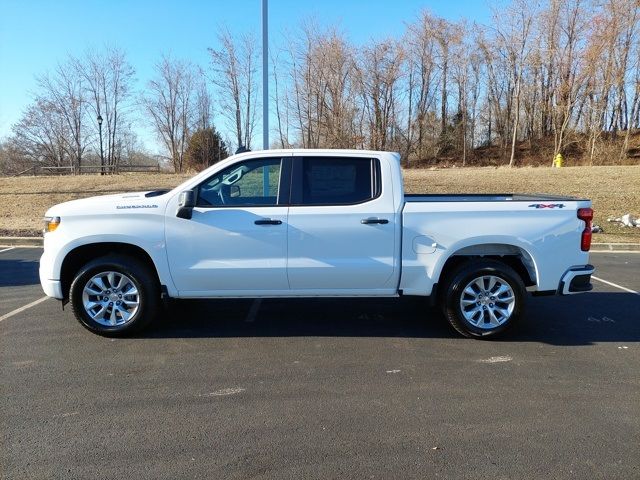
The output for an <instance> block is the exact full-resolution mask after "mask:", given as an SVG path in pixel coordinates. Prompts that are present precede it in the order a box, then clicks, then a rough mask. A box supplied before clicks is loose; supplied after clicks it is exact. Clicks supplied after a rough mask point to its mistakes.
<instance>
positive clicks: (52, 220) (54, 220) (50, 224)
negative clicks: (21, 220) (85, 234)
mask: <svg viewBox="0 0 640 480" xmlns="http://www.w3.org/2000/svg"><path fill="white" fill-rule="evenodd" d="M59 226H60V217H44V233H47V232H53V231H54V230H55V229H56V228H58V227H59Z"/></svg>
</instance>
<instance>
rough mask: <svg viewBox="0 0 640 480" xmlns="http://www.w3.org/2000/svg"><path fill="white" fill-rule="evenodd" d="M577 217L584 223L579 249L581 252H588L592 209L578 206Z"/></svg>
mask: <svg viewBox="0 0 640 480" xmlns="http://www.w3.org/2000/svg"><path fill="white" fill-rule="evenodd" d="M578 218H579V219H580V220H582V221H584V223H585V225H584V230H583V231H582V237H581V238H580V249H581V250H582V251H583V252H588V251H589V249H590V248H591V222H592V220H593V209H591V208H579V209H578Z"/></svg>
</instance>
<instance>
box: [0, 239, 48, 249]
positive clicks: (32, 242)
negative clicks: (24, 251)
mask: <svg viewBox="0 0 640 480" xmlns="http://www.w3.org/2000/svg"><path fill="white" fill-rule="evenodd" d="M42 241H43V238H42V237H0V247H42Z"/></svg>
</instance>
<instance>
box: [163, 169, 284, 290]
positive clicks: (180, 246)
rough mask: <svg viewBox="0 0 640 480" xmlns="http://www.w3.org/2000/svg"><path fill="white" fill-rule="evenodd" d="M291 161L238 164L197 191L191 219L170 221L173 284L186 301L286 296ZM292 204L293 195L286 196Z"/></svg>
mask: <svg viewBox="0 0 640 480" xmlns="http://www.w3.org/2000/svg"><path fill="white" fill-rule="evenodd" d="M288 162H289V159H288V158H287V159H281V158H266V159H253V160H247V161H245V162H240V163H236V164H233V165H231V166H230V167H227V168H226V169H224V170H223V171H221V172H218V173H216V174H214V175H213V176H212V177H210V178H208V179H207V180H205V181H204V182H203V183H201V184H200V185H199V186H198V187H197V191H196V207H195V208H194V209H193V215H192V218H191V219H189V220H187V219H182V218H177V217H171V216H168V217H167V223H166V239H167V255H168V256H169V265H170V269H171V276H172V278H173V281H174V283H175V285H176V288H177V289H178V291H179V292H180V296H183V297H190V296H191V297H198V296H217V295H219V296H232V295H238V296H251V295H260V294H269V292H273V293H277V292H280V293H282V292H283V291H286V290H288V289H289V284H288V281H287V271H286V258H287V217H288V207H287V203H288V198H286V199H284V198H280V197H281V196H283V194H284V192H282V191H281V188H280V186H281V185H288V184H289V179H287V181H284V180H283V178H282V177H283V176H288V175H290V174H289V168H288V167H286V168H285V164H287V165H288ZM286 196H287V197H288V191H287V192H286Z"/></svg>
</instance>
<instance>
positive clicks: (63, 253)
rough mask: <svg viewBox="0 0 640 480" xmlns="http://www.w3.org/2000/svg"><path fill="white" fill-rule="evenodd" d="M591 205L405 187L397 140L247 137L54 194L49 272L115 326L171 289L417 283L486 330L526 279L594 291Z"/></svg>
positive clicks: (47, 241)
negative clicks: (152, 185) (383, 146)
mask: <svg viewBox="0 0 640 480" xmlns="http://www.w3.org/2000/svg"><path fill="white" fill-rule="evenodd" d="M481 181H482V178H478V182H481ZM425 188H426V189H428V188H429V185H425ZM592 217H593V211H592V210H591V202H590V201H589V200H578V199H574V198H566V197H550V196H530V195H515V194H501V195H405V194H404V189H403V181H402V170H401V168H400V156H399V155H398V154H396V153H388V152H374V151H355V150H270V151H258V152H248V153H243V154H240V155H235V156H233V157H231V158H228V159H227V160H225V161H223V162H220V163H218V164H216V165H214V166H212V167H210V168H208V169H207V170H205V171H203V172H201V173H200V174H198V175H196V176H195V177H193V178H191V179H190V180H187V181H186V182H184V183H183V184H182V185H180V186H178V187H176V188H174V189H173V190H171V191H155V192H142V193H131V194H120V195H107V196H101V197H93V198H87V199H83V200H75V201H71V202H67V203H63V204H60V205H56V206H54V207H52V208H51V209H49V211H47V213H46V217H45V233H44V254H43V255H42V258H41V260H40V281H41V283H42V287H43V289H44V291H45V293H46V294H47V295H49V296H51V297H54V298H57V299H60V300H62V301H63V302H66V301H67V300H70V302H71V304H72V307H73V311H74V313H75V316H76V317H77V319H78V320H79V321H80V323H81V324H82V325H83V326H85V327H86V328H88V329H89V330H91V331H93V332H95V333H99V334H102V335H109V336H116V335H124V334H127V333H130V332H132V331H134V330H137V329H139V328H141V327H144V326H145V325H147V324H149V322H151V321H152V320H153V319H154V317H155V316H156V315H157V314H158V311H159V310H158V309H159V307H160V306H161V304H162V300H164V299H168V298H219V297H251V298H261V297H393V296H400V295H422V296H431V298H432V299H433V301H434V302H437V303H438V304H439V305H440V306H441V308H442V310H443V312H444V314H445V316H446V318H447V319H448V321H449V322H450V323H451V325H452V326H453V327H454V328H455V329H456V330H457V331H458V332H460V333H461V334H462V335H465V336H468V337H491V336H493V335H496V334H498V333H500V332H502V331H503V330H505V329H506V328H507V327H510V326H511V325H512V324H514V323H515V322H516V321H517V320H518V317H520V316H521V313H522V307H523V304H524V301H525V297H526V296H527V294H528V292H530V293H532V294H534V295H536V294H537V295H543V294H562V295H566V294H572V293H579V292H585V291H589V290H591V288H592V287H591V283H590V281H591V274H592V273H593V271H594V268H593V266H591V265H589V263H588V261H589V253H588V251H589V247H590V243H591V220H592Z"/></svg>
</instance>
